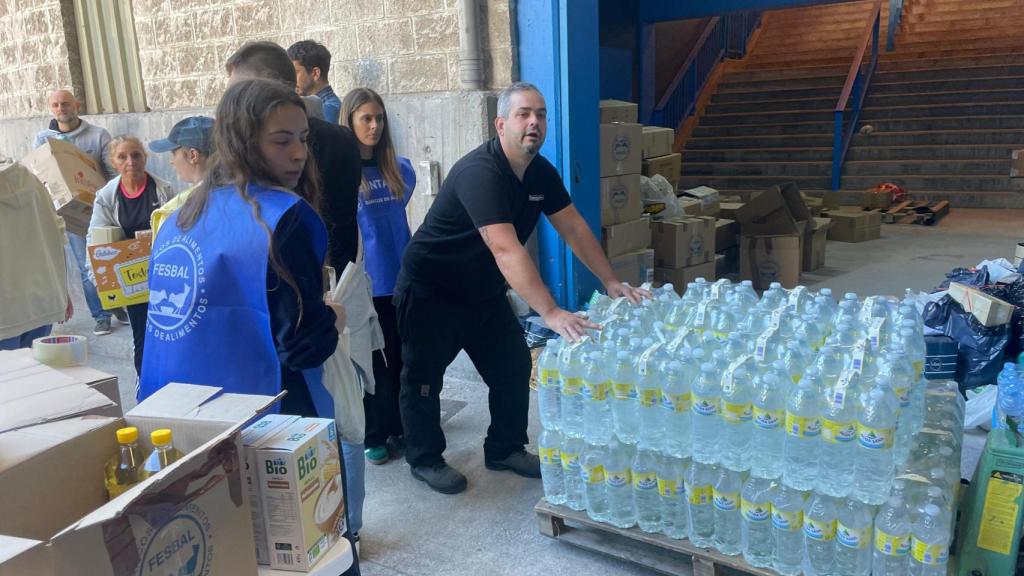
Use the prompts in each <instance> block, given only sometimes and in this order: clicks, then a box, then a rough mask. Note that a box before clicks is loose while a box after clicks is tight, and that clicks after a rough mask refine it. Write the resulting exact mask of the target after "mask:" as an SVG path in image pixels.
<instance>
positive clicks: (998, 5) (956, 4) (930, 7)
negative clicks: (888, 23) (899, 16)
mask: <svg viewBox="0 0 1024 576" xmlns="http://www.w3.org/2000/svg"><path fill="white" fill-rule="evenodd" d="M1017 7H1020V1H1019V0H978V1H976V2H971V3H966V2H963V1H962V0H954V1H952V2H908V3H907V4H906V5H904V7H903V13H904V14H922V15H927V14H934V13H938V12H963V11H964V10H965V9H970V10H973V11H974V12H975V13H978V12H987V11H989V10H1001V9H1005V8H1017Z"/></svg>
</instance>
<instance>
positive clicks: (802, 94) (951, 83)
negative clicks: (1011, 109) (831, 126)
mask: <svg viewBox="0 0 1024 576" xmlns="http://www.w3.org/2000/svg"><path fill="white" fill-rule="evenodd" d="M890 79H891V78H890ZM845 80H846V79H845V78H843V82H841V83H838V84H836V83H834V82H833V83H832V85H827V86H813V87H792V88H775V87H772V88H770V89H764V90H761V91H753V90H751V91H743V92H733V91H721V90H720V91H718V92H716V93H715V95H714V96H713V97H712V98H711V102H712V103H713V104H725V103H728V102H761V101H767V100H795V99H798V98H826V97H828V96H833V95H834V96H836V98H837V99H838V97H839V94H840V93H841V92H842V88H843V85H844V83H845ZM1021 87H1024V76H1016V77H1014V76H1010V77H997V78H969V79H961V80H957V79H953V78H949V79H945V80H919V81H906V80H902V81H896V82H892V81H890V82H876V81H875V80H872V82H871V86H870V88H869V90H870V93H871V94H872V95H876V96H881V95H886V96H891V95H900V94H923V93H932V92H940V91H953V92H957V91H959V92H963V91H982V90H1010V89H1013V88H1021Z"/></svg>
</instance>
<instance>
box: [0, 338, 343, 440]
mask: <svg viewBox="0 0 1024 576" xmlns="http://www.w3.org/2000/svg"><path fill="white" fill-rule="evenodd" d="M51 328H53V325H52V324H44V325H43V326H40V327H39V328H33V329H32V330H29V331H28V332H24V333H22V334H19V335H17V336H11V337H10V338H4V339H3V340H0V350H17V349H18V348H31V347H32V341H33V340H35V339H36V338H42V337H43V336H49V335H50V329H51ZM359 453H360V454H362V450H360V451H359Z"/></svg>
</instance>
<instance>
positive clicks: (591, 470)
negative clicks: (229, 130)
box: [580, 464, 604, 484]
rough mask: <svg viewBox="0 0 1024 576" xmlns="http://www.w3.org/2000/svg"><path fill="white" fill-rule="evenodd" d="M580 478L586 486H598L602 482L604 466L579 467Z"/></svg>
mask: <svg viewBox="0 0 1024 576" xmlns="http://www.w3.org/2000/svg"><path fill="white" fill-rule="evenodd" d="M580 476H581V477H582V478H583V482H584V483H586V484H600V483H601V482H604V466H601V465H600V464H598V465H597V466H582V465H581V466H580Z"/></svg>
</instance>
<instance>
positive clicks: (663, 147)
mask: <svg viewBox="0 0 1024 576" xmlns="http://www.w3.org/2000/svg"><path fill="white" fill-rule="evenodd" d="M601 121H602V122H604V120H601ZM643 139H644V141H643V146H642V148H641V151H640V152H641V158H644V159H647V158H654V157H655V156H665V155H667V154H671V153H672V144H674V143H675V140H676V131H675V130H673V129H671V128H662V127H661V126H644V127H643Z"/></svg>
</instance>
